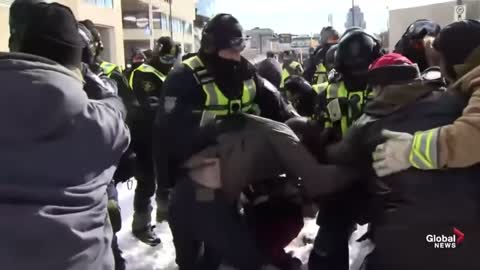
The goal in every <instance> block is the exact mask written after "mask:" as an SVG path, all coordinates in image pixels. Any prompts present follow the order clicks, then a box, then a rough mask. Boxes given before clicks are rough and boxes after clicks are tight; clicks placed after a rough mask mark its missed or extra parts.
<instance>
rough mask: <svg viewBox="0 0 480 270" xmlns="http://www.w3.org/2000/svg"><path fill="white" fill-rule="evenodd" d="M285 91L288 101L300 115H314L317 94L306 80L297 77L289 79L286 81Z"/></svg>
mask: <svg viewBox="0 0 480 270" xmlns="http://www.w3.org/2000/svg"><path fill="white" fill-rule="evenodd" d="M285 89H286V91H287V97H288V99H289V100H290V101H291V102H292V105H293V107H295V109H296V110H297V112H298V113H299V114H300V115H302V116H311V115H312V114H313V107H314V100H315V96H316V93H315V91H314V90H313V88H312V86H311V85H310V84H309V83H308V81H307V80H306V79H305V78H303V77H301V76H297V75H292V76H290V77H288V78H287V79H286V80H285Z"/></svg>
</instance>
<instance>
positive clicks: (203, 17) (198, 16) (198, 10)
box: [193, 0, 217, 51]
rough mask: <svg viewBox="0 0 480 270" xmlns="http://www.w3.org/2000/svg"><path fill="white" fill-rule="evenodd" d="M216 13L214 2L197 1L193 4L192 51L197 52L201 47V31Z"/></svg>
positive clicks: (213, 0)
mask: <svg viewBox="0 0 480 270" xmlns="http://www.w3.org/2000/svg"><path fill="white" fill-rule="evenodd" d="M216 11H217V7H216V0H197V1H196V3H195V21H193V50H194V51H197V50H198V49H199V48H200V45H201V39H202V30H203V27H204V26H205V24H207V22H208V20H210V18H212V17H213V16H215V14H216Z"/></svg>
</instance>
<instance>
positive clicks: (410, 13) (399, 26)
mask: <svg viewBox="0 0 480 270" xmlns="http://www.w3.org/2000/svg"><path fill="white" fill-rule="evenodd" d="M463 2H464V3H465V4H466V5H467V14H466V15H467V19H477V20H478V19H479V18H480V2H479V1H463ZM455 5H456V1H450V2H445V3H439V4H433V5H427V6H419V7H412V8H405V9H396V10H391V11H390V20H389V25H390V32H389V43H390V44H389V49H390V50H393V48H394V47H395V44H396V43H397V41H398V40H399V39H400V38H401V36H402V35H403V33H404V32H405V30H406V29H407V27H408V26H409V25H410V24H411V23H413V22H414V21H415V20H417V19H429V20H433V21H435V22H437V23H439V24H440V25H441V26H442V27H444V26H446V25H448V24H450V23H452V22H453V19H454V7H455Z"/></svg>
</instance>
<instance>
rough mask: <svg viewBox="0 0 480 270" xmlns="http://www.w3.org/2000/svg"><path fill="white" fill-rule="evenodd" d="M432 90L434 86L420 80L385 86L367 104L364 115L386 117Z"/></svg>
mask: <svg viewBox="0 0 480 270" xmlns="http://www.w3.org/2000/svg"><path fill="white" fill-rule="evenodd" d="M434 90H435V87H434V86H432V85H431V84H427V83H425V82H424V81H422V80H416V81H412V82H409V83H405V84H392V85H387V86H385V87H383V88H382V90H381V91H380V92H379V94H378V95H377V96H376V97H375V98H374V99H373V100H372V101H370V102H369V103H367V105H366V107H365V113H367V114H368V115H370V116H378V117H382V116H386V115H389V114H391V113H393V112H395V111H397V110H399V109H401V108H403V107H405V106H407V105H409V104H412V103H414V102H416V101H417V100H419V99H420V98H422V97H424V96H426V95H428V94H430V93H432V91H434Z"/></svg>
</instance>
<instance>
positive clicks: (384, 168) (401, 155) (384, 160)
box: [373, 130, 413, 177]
mask: <svg viewBox="0 0 480 270" xmlns="http://www.w3.org/2000/svg"><path fill="white" fill-rule="evenodd" d="M382 135H383V136H384V137H385V138H386V139H387V141H386V142H385V143H383V144H379V145H378V146H377V148H376V149H375V152H373V168H374V169H375V172H376V173H377V175H378V176H379V177H383V176H387V175H390V174H393V173H397V172H400V171H403V170H406V169H408V168H410V167H411V166H412V165H411V164H410V161H409V155H410V149H411V147H412V142H413V136H412V135H411V134H409V133H404V132H393V131H389V130H383V131H382Z"/></svg>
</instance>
